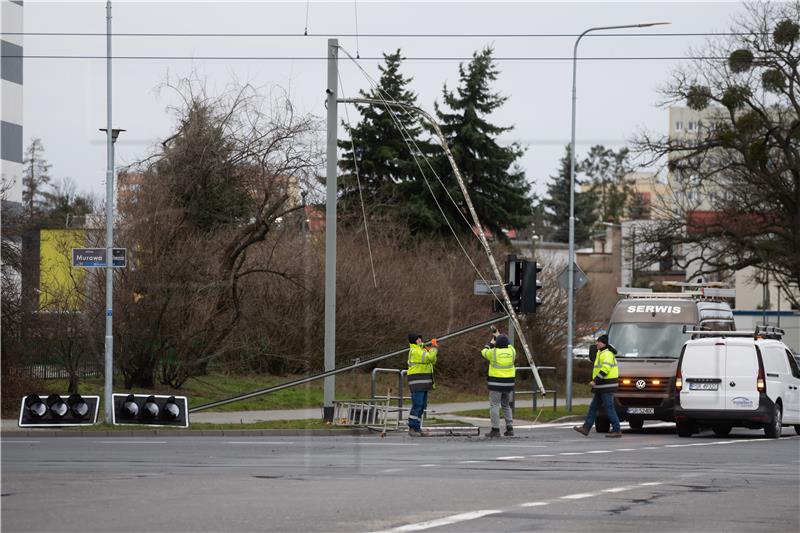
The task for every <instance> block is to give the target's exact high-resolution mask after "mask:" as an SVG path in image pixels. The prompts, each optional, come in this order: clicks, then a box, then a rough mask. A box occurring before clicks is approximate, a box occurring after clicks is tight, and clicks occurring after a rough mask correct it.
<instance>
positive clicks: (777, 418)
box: [764, 403, 783, 439]
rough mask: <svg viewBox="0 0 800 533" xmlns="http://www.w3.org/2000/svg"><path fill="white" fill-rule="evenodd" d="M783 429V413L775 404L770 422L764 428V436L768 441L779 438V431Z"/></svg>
mask: <svg viewBox="0 0 800 533" xmlns="http://www.w3.org/2000/svg"><path fill="white" fill-rule="evenodd" d="M782 427H783V412H782V410H781V405H780V404H779V403H776V404H775V411H773V413H772V421H771V422H770V423H769V424H767V427H765V428H764V434H765V435H766V436H767V437H769V438H770V439H779V438H781V429H782Z"/></svg>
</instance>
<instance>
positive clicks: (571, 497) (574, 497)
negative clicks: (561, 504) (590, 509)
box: [560, 492, 597, 500]
mask: <svg viewBox="0 0 800 533" xmlns="http://www.w3.org/2000/svg"><path fill="white" fill-rule="evenodd" d="M592 496H597V493H596V492H581V493H579V494H570V495H569V496H562V497H561V498H560V499H562V500H582V499H584V498H591V497H592Z"/></svg>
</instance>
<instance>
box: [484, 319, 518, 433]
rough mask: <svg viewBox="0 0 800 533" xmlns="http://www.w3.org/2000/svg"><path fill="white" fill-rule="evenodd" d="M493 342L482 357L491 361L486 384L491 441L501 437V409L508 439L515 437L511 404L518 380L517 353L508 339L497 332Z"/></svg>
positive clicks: (491, 341) (485, 349) (487, 346)
mask: <svg viewBox="0 0 800 533" xmlns="http://www.w3.org/2000/svg"><path fill="white" fill-rule="evenodd" d="M492 337H493V338H492V340H490V341H489V343H488V344H486V346H485V347H484V348H483V350H481V355H482V356H483V358H484V359H486V360H487V361H489V375H488V377H487V378H486V383H487V385H488V387H489V416H490V417H491V419H492V430H491V431H490V432H489V433H488V434H487V435H486V436H487V437H488V438H490V439H495V438H498V437H499V436H500V408H501V407H502V408H503V418H504V419H505V421H506V432H505V433H504V435H505V436H506V437H513V436H514V419H513V416H512V413H511V402H512V401H513V398H514V381H515V378H516V363H515V360H516V358H517V352H516V350H514V346H513V345H509V343H508V337H507V336H506V335H503V334H502V333H499V332H497V331H496V330H495V333H494V334H493V335H492Z"/></svg>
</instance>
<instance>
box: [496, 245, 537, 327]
mask: <svg viewBox="0 0 800 533" xmlns="http://www.w3.org/2000/svg"><path fill="white" fill-rule="evenodd" d="M541 271H542V267H540V266H539V265H538V263H536V262H535V261H522V260H518V259H517V256H516V255H509V256H508V258H507V259H506V270H505V275H506V279H505V282H506V283H505V286H506V292H508V297H509V299H510V300H511V305H512V306H514V310H515V311H518V312H520V313H535V312H536V307H537V306H539V305H541V304H542V300H541V298H540V297H539V296H538V294H537V291H538V290H539V289H541V288H542V282H541V281H540V280H539V276H538V273H539V272H541ZM492 311H493V312H495V313H502V312H504V311H505V309H504V308H503V305H502V304H501V303H500V300H498V299H497V298H495V300H494V301H493V302H492Z"/></svg>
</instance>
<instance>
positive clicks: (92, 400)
mask: <svg viewBox="0 0 800 533" xmlns="http://www.w3.org/2000/svg"><path fill="white" fill-rule="evenodd" d="M99 406H100V396H81V395H80V394H71V395H69V396H62V395H60V394H51V395H49V396H47V397H46V398H42V396H40V395H38V394H29V395H28V396H26V397H25V398H23V399H22V406H21V407H20V410H19V423H18V425H19V427H21V428H26V427H60V426H91V425H93V424H96V423H97V412H98V407H99Z"/></svg>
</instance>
